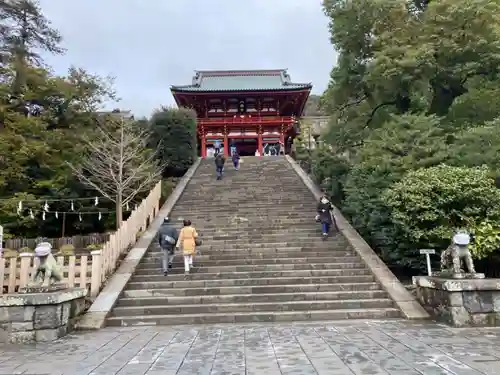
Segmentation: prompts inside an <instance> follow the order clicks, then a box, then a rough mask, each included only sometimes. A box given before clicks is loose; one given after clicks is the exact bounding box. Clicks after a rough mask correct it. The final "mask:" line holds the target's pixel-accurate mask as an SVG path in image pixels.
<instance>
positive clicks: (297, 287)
mask: <svg viewBox="0 0 500 375" xmlns="http://www.w3.org/2000/svg"><path fill="white" fill-rule="evenodd" d="M363 291H382V289H381V288H380V285H379V284H378V283H375V282H360V283H344V284H290V285H257V286H241V285H238V286H227V287H212V288H191V287H185V288H179V287H177V288H164V289H127V290H124V291H123V293H122V296H123V297H124V298H145V297H157V296H161V297H172V296H181V297H183V296H184V297H192V296H219V295H234V294H247V295H248V294H250V295H259V294H266V295H269V294H296V293H298V294H303V293H317V292H363Z"/></svg>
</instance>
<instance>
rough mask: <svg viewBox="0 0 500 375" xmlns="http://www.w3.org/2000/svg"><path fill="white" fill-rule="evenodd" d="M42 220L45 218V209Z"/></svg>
mask: <svg viewBox="0 0 500 375" xmlns="http://www.w3.org/2000/svg"><path fill="white" fill-rule="evenodd" d="M42 220H45V211H43V212H42Z"/></svg>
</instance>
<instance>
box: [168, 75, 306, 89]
mask: <svg viewBox="0 0 500 375" xmlns="http://www.w3.org/2000/svg"><path fill="white" fill-rule="evenodd" d="M308 88H309V89H310V88H312V85H311V84H310V83H294V82H292V81H291V80H290V75H289V74H288V72H287V70H286V69H280V70H221V71H214V70H209V71H196V74H195V76H194V77H193V83H192V84H191V85H185V86H172V87H171V89H172V91H181V92H182V91H189V92H193V91H198V92H206V91H267V90H269V91H274V90H294V89H295V90H296V89H308Z"/></svg>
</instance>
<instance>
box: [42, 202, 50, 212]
mask: <svg viewBox="0 0 500 375" xmlns="http://www.w3.org/2000/svg"><path fill="white" fill-rule="evenodd" d="M43 210H44V211H45V212H48V211H49V204H48V203H47V201H45V204H44V205H43Z"/></svg>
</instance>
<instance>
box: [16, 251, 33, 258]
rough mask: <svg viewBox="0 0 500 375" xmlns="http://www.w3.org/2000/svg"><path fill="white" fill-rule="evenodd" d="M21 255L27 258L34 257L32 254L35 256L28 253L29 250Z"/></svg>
mask: <svg viewBox="0 0 500 375" xmlns="http://www.w3.org/2000/svg"><path fill="white" fill-rule="evenodd" d="M19 256H20V257H21V258H25V257H26V258H27V257H32V256H33V253H28V252H26V253H21V254H19Z"/></svg>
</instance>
